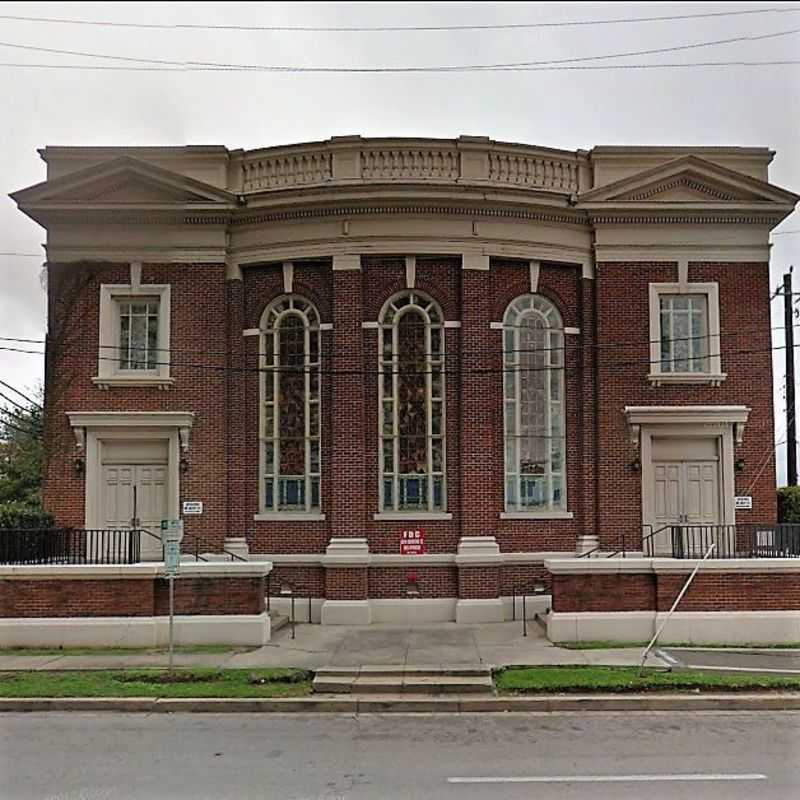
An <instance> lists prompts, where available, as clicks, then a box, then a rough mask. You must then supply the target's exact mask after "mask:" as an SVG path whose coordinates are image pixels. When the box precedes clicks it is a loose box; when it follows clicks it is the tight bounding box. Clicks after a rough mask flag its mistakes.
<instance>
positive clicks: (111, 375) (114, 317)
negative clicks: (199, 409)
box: [92, 283, 174, 388]
mask: <svg viewBox="0 0 800 800" xmlns="http://www.w3.org/2000/svg"><path fill="white" fill-rule="evenodd" d="M151 297H152V298H156V299H157V300H158V344H157V347H158V358H157V359H156V368H155V369H120V366H119V363H120V355H121V353H122V342H121V339H120V303H123V302H127V301H131V302H136V301H137V300H140V299H144V298H151ZM170 300H171V297H170V286H169V284H140V285H138V286H133V285H131V284H123V283H114V284H112V283H104V284H102V285H101V286H100V331H99V335H98V354H97V375H96V376H95V377H94V378H92V382H93V383H95V384H97V385H98V386H100V387H101V388H110V387H113V386H158V387H160V388H167V387H169V386H170V385H172V384H173V383H174V379H173V378H171V377H170V363H171V352H170V317H171V309H170Z"/></svg>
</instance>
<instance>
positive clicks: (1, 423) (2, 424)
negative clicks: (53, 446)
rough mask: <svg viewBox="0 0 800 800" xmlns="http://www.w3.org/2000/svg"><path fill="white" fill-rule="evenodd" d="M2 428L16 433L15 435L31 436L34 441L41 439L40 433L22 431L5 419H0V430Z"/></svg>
mask: <svg viewBox="0 0 800 800" xmlns="http://www.w3.org/2000/svg"><path fill="white" fill-rule="evenodd" d="M4 428H10V429H11V430H12V431H16V432H17V433H22V434H24V435H25V436H31V437H33V438H34V439H40V438H41V437H42V432H41V431H29V430H24V429H22V428H20V427H18V426H17V425H14V424H13V423H11V422H9V421H8V420H7V419H2V418H0V430H2V429H4Z"/></svg>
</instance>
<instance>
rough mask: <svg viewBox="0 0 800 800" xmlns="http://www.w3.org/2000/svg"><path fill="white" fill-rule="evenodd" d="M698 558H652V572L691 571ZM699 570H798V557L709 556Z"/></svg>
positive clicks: (799, 564)
mask: <svg viewBox="0 0 800 800" xmlns="http://www.w3.org/2000/svg"><path fill="white" fill-rule="evenodd" d="M699 561H700V559H696V558H692V559H680V558H654V559H652V562H653V572H657V573H659V574H664V573H670V572H680V573H683V572H691V571H692V570H693V569H694V568H695V567H696V566H697V564H698V563H699ZM699 571H700V572H800V558H714V559H712V558H709V559H707V560H706V561H705V562H703V565H702V566H701V567H700V570H699Z"/></svg>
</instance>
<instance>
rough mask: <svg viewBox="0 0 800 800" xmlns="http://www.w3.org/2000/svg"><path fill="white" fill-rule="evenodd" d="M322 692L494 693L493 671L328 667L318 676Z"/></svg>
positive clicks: (318, 689)
mask: <svg viewBox="0 0 800 800" xmlns="http://www.w3.org/2000/svg"><path fill="white" fill-rule="evenodd" d="M314 691H315V692H318V693H320V694H323V693H324V694H356V695H361V694H370V695H371V694H403V695H441V694H492V693H493V692H494V684H493V682H492V675H491V671H490V670H489V669H487V668H485V667H470V668H465V667H460V668H459V667H453V668H439V669H437V668H435V667H434V668H431V667H419V668H391V667H380V668H378V667H376V668H373V669H372V670H368V669H366V668H363V667H362V668H352V669H351V668H338V669H337V668H335V667H333V668H324V669H320V670H318V671H317V673H316V675H315V677H314Z"/></svg>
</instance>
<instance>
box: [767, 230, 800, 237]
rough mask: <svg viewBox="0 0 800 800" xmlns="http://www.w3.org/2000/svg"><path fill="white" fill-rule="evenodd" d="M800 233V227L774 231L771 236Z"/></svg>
mask: <svg viewBox="0 0 800 800" xmlns="http://www.w3.org/2000/svg"><path fill="white" fill-rule="evenodd" d="M798 233H800V228H797V229H796V230H793V231H775V232H774V233H773V234H772V235H773V236H793V235H795V234H798Z"/></svg>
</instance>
